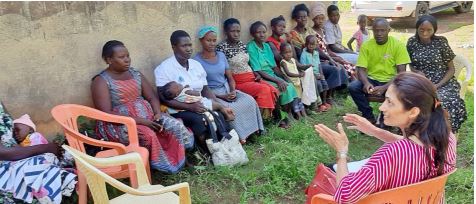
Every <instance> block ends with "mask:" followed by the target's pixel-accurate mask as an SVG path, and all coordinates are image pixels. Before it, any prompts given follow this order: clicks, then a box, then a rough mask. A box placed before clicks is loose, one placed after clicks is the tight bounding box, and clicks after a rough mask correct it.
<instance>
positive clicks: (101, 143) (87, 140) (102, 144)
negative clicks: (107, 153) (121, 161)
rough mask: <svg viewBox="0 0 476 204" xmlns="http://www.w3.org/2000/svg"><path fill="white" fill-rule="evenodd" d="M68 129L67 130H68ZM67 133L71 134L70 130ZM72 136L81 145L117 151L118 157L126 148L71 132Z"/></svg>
mask: <svg viewBox="0 0 476 204" xmlns="http://www.w3.org/2000/svg"><path fill="white" fill-rule="evenodd" d="M68 129H69V128H68ZM68 131H69V132H73V131H71V130H68ZM73 135H74V136H75V139H77V140H79V141H81V142H82V143H86V144H88V145H92V146H96V147H106V148H111V149H114V150H116V151H117V153H118V154H119V155H122V154H126V153H127V150H126V146H125V145H123V144H121V143H117V142H109V141H102V140H97V139H93V138H90V137H87V136H84V135H79V136H78V135H77V134H75V133H74V132H73Z"/></svg>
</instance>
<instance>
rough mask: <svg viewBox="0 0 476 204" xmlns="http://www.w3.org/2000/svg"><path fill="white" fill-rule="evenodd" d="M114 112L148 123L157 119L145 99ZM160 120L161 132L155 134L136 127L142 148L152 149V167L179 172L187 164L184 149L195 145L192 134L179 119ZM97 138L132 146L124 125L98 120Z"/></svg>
mask: <svg viewBox="0 0 476 204" xmlns="http://www.w3.org/2000/svg"><path fill="white" fill-rule="evenodd" d="M113 112H115V113H117V114H121V115H129V116H131V117H142V118H145V119H147V120H153V117H154V113H153V111H152V107H151V106H150V104H149V103H148V102H147V101H145V100H142V99H139V100H136V101H132V102H130V103H126V104H123V105H120V106H116V107H114V108H113ZM161 117H162V118H163V119H164V130H163V131H162V132H154V131H153V130H152V129H151V128H149V127H147V126H143V125H137V130H138V136H139V145H140V146H142V147H145V148H147V149H148V150H149V153H150V156H149V158H150V166H151V167H152V168H154V169H156V170H159V171H162V172H166V173H177V172H178V171H179V170H180V169H181V168H182V167H183V166H184V164H185V146H188V147H192V146H193V135H192V133H190V132H189V131H188V130H187V129H186V128H185V126H184V125H183V124H181V123H180V122H178V121H176V119H174V118H172V117H169V116H165V115H162V116H161ZM174 121H176V122H174ZM171 128H175V130H171ZM178 133H179V134H178ZM95 137H97V138H98V139H104V140H106V141H112V142H120V143H122V144H125V145H128V144H129V139H128V134H127V129H126V127H125V126H124V125H118V124H112V123H106V122H103V121H97V126H96V136H95ZM185 144H186V145H185Z"/></svg>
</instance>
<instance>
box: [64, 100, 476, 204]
mask: <svg viewBox="0 0 476 204" xmlns="http://www.w3.org/2000/svg"><path fill="white" fill-rule="evenodd" d="M473 99H474V96H473V93H468V94H467V96H466V100H465V101H466V105H467V109H468V110H473V102H472V101H473ZM337 103H338V104H339V105H338V106H337V107H336V108H334V109H332V110H331V111H329V112H326V113H320V114H317V115H313V116H311V117H310V118H309V119H308V120H306V121H299V122H295V123H294V124H293V126H292V127H291V129H289V130H283V129H280V128H276V127H274V126H268V127H267V128H269V129H268V133H267V134H266V135H264V136H261V137H258V138H257V140H256V142H255V143H252V144H248V145H245V146H244V148H245V150H246V152H247V154H248V157H249V159H250V162H249V163H248V164H246V165H244V166H238V167H214V166H198V167H197V168H196V169H194V170H192V169H185V170H183V171H181V172H180V173H178V174H176V175H165V174H162V173H159V172H157V171H153V182H154V183H160V184H161V185H171V184H175V183H179V182H188V183H189V184H190V186H191V193H192V200H193V203H199V204H200V203H204V204H205V203H303V202H304V200H305V197H304V189H305V187H306V186H307V185H308V184H309V182H310V181H311V179H312V177H313V176H314V170H315V166H316V165H317V164H318V163H320V162H323V163H327V162H333V161H334V159H335V154H334V151H333V150H332V149H330V148H329V147H328V145H326V144H325V143H324V142H323V141H322V140H321V139H320V138H318V137H317V136H316V134H315V132H314V130H313V128H312V125H313V124H316V123H324V124H326V125H328V126H329V127H334V126H335V124H336V123H337V122H341V121H342V117H341V116H342V115H344V114H345V113H349V112H350V113H356V112H357V110H356V107H355V105H354V103H353V101H352V99H351V98H350V96H347V95H345V94H340V95H338V98H337ZM373 106H374V107H376V106H377V104H373ZM473 118H474V117H473V112H472V111H470V113H469V115H468V120H467V121H466V122H465V123H464V124H463V126H462V128H461V131H460V133H459V141H458V143H459V144H458V163H457V168H458V171H457V172H456V173H455V174H454V175H452V176H450V178H449V180H448V183H447V185H446V189H447V194H446V198H447V200H448V203H473V200H474V198H473V191H474V188H473V185H472V184H473V166H474V157H473V134H472V133H473V126H472V124H473ZM346 133H347V135H348V137H349V140H350V147H349V151H350V152H349V155H350V157H351V158H352V160H360V159H364V158H367V157H369V156H370V155H371V154H372V153H373V152H375V150H377V149H378V147H380V146H381V145H382V142H380V141H379V140H377V139H375V138H372V137H369V136H365V135H361V134H359V133H357V132H355V131H346ZM108 192H109V195H110V196H111V197H115V196H117V195H120V194H121V193H120V192H118V191H117V190H116V189H113V188H110V187H108ZM74 200H76V199H75V198H70V199H68V201H66V202H65V203H72V202H73V201H74Z"/></svg>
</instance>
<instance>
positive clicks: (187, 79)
mask: <svg viewBox="0 0 476 204" xmlns="http://www.w3.org/2000/svg"><path fill="white" fill-rule="evenodd" d="M325 14H326V13H325V11H324V7H323V5H322V4H315V5H314V6H313V7H312V9H311V11H310V10H309V9H308V8H307V7H306V6H305V5H304V4H299V5H296V6H295V7H294V9H293V11H292V19H293V20H294V21H296V27H294V28H293V29H292V30H291V31H290V32H286V30H285V29H286V22H285V19H284V17H283V16H278V17H276V18H273V19H272V20H271V22H270V25H271V31H272V32H271V33H272V34H271V35H270V36H267V33H268V26H266V24H265V23H263V22H261V21H256V22H254V23H253V24H251V26H250V28H249V33H250V34H251V36H252V39H251V40H250V41H249V42H247V43H244V42H242V41H241V40H240V34H241V25H240V22H239V20H238V19H235V18H229V19H227V20H225V21H224V24H223V27H222V29H221V30H223V31H224V34H225V35H224V36H225V39H224V40H223V41H222V42H219V43H218V42H217V38H218V36H220V31H219V29H218V28H216V27H214V26H202V27H201V28H200V29H199V31H198V32H197V33H196V37H197V38H198V39H199V42H200V44H201V50H199V51H198V52H195V53H194V51H193V49H192V47H193V46H192V42H193V41H194V40H193V37H191V36H190V35H189V34H188V33H187V32H185V31H183V30H176V31H174V32H173V33H172V34H171V36H170V44H171V47H172V51H173V55H172V56H170V57H169V58H167V59H165V60H164V61H162V62H161V63H160V64H159V65H158V66H157V67H156V68H155V70H154V76H155V85H156V86H155V87H154V86H152V85H151V84H150V82H149V81H148V80H147V79H146V77H144V73H141V72H140V71H139V70H138V69H135V68H133V67H131V58H130V56H129V50H128V49H127V47H126V45H125V44H124V43H122V42H120V41H117V40H111V41H108V42H106V44H105V45H104V46H103V50H102V58H103V60H104V61H105V62H106V64H107V67H106V68H105V69H104V70H102V71H101V72H100V73H99V74H98V75H96V76H95V77H94V78H93V79H92V83H91V92H92V98H93V102H94V106H95V108H97V109H99V110H101V111H104V112H106V113H111V114H116V115H123V116H128V117H132V118H133V119H134V120H135V121H136V123H137V129H138V133H139V139H140V140H139V142H140V145H141V146H143V147H146V148H147V149H148V150H149V152H150V160H151V162H150V164H151V167H152V168H153V169H156V170H159V171H162V172H167V173H177V172H178V171H180V170H181V169H182V167H183V166H184V165H185V164H186V161H187V159H186V155H187V154H186V152H194V151H197V150H198V151H201V152H203V153H205V154H210V152H209V150H208V148H207V145H206V142H205V140H206V139H208V138H209V135H210V131H211V130H210V128H209V126H208V125H207V120H206V119H205V117H206V115H205V114H203V113H205V112H207V111H217V113H218V115H219V117H217V118H215V119H217V120H223V121H222V122H223V123H225V124H227V125H228V126H229V127H228V130H230V129H234V130H235V131H236V132H237V134H238V136H239V138H240V142H241V144H245V143H246V142H247V139H248V138H249V137H250V136H251V135H253V134H255V135H260V134H263V133H264V132H265V127H264V125H263V119H264V120H267V119H273V118H274V119H275V121H276V122H277V125H278V126H279V127H282V128H289V127H290V121H293V120H295V119H301V118H306V117H307V114H309V113H313V111H316V112H323V111H328V110H329V109H330V108H332V107H333V106H335V103H334V102H333V99H332V98H333V96H334V93H335V90H337V89H342V88H345V87H346V86H347V84H348V83H349V80H358V79H355V78H354V75H353V74H354V70H355V64H356V59H357V58H356V57H357V55H358V53H355V52H353V51H352V50H350V49H348V48H345V47H344V46H342V44H341V43H342V41H341V40H342V39H341V38H342V33H341V31H340V27H339V26H338V24H337V23H338V21H339V11H338V8H337V7H336V6H334V5H331V6H329V7H328V8H327V15H328V17H329V20H328V21H326V22H325V18H326V15H325ZM310 15H311V18H312V21H313V22H314V26H313V27H307V19H308V17H309V16H310ZM359 18H360V17H359ZM324 22H325V23H324ZM425 29H426V30H427V32H430V33H431V35H430V37H429V38H428V39H429V41H427V38H426V37H425V36H422V35H420V30H425ZM417 31H418V32H417V34H416V35H415V37H412V38H411V39H410V40H409V42H408V50H409V52H410V55H411V58H412V60H414V61H412V70H414V69H418V70H419V71H418V73H420V74H421V75H417V74H413V73H401V74H399V75H397V76H396V77H395V78H394V79H393V80H391V81H390V82H389V84H390V86H389V87H388V91H387V92H386V93H385V102H384V103H383V104H382V106H380V111H382V112H383V117H384V123H385V124H386V125H390V126H395V127H398V128H400V129H401V131H402V132H403V136H400V135H395V134H393V133H390V132H388V131H385V130H381V129H378V128H376V127H375V126H373V124H371V123H370V122H369V121H368V120H366V119H365V118H362V117H360V116H357V115H347V116H345V117H344V120H345V121H346V122H349V123H351V124H354V125H355V127H354V128H355V129H358V130H360V131H361V132H363V133H366V134H369V135H372V136H375V137H377V138H379V139H381V140H383V141H385V142H386V144H385V145H383V146H382V147H381V148H380V149H379V150H377V152H376V153H375V154H374V155H372V156H371V157H370V159H369V161H368V162H367V163H366V164H365V165H364V166H362V167H361V168H360V170H358V171H357V172H354V173H349V172H348V170H347V165H346V164H347V151H348V146H349V142H348V140H347V137H346V135H345V133H344V132H343V130H342V125H338V129H339V132H336V131H333V130H331V129H329V128H327V127H326V126H324V125H322V124H319V125H316V126H315V129H316V131H317V132H318V133H319V135H320V136H321V137H322V138H323V139H324V140H325V142H327V143H329V144H330V145H331V146H332V148H334V149H335V150H336V151H337V153H338V154H337V168H336V173H337V180H336V182H337V184H339V185H338V189H337V192H336V194H335V199H336V201H338V202H340V203H353V202H356V201H357V200H359V199H360V198H362V197H364V196H366V195H368V194H370V193H373V192H376V191H381V190H385V189H389V188H395V187H398V186H402V185H407V184H412V183H416V182H419V181H422V180H425V179H428V178H431V177H435V176H438V175H441V174H443V173H446V172H448V171H450V170H451V169H453V168H454V164H455V148H456V146H455V144H456V141H455V138H454V136H453V134H452V132H456V131H457V129H458V128H459V127H460V124H461V122H462V121H464V119H460V118H458V117H454V116H453V115H451V114H453V112H455V113H461V112H456V111H453V112H452V110H453V109H451V107H453V106H457V107H458V108H460V109H461V104H460V103H461V101H460V100H456V101H453V102H448V101H445V100H447V99H451V98H455V96H453V95H451V94H452V93H454V92H451V91H456V90H455V89H459V86H457V82H456V81H455V80H454V78H452V77H451V76H449V74H448V72H447V71H446V70H445V69H444V68H446V67H447V68H448V69H450V70H451V68H452V69H453V72H454V67H453V66H452V62H451V61H452V58H453V57H454V54H452V52H448V53H450V54H445V53H441V52H436V53H441V54H442V55H443V59H444V60H443V61H442V66H444V68H442V67H434V66H432V65H425V62H426V61H424V62H422V61H421V60H420V59H426V58H427V57H428V55H425V56H422V54H418V53H419V52H420V53H421V52H423V54H424V53H427V52H428V50H426V48H427V47H425V46H427V44H428V43H430V44H431V43H433V44H434V46H433V48H434V47H438V48H440V47H441V48H442V49H445V50H448V49H449V50H451V49H450V48H449V46H448V45H447V40H446V39H444V38H443V37H436V36H434V32H436V21H434V20H433V19H432V18H430V19H427V20H426V21H424V20H423V21H422V22H420V23H419V24H417ZM363 32H364V33H365V32H366V31H365V29H363ZM422 33H423V31H422ZM367 35H368V33H367ZM339 37H340V39H339ZM437 43H440V44H437ZM441 43H443V45H441ZM433 55H434V53H433ZM431 56H432V55H431ZM433 57H436V59H439V58H438V57H439V56H433ZM450 62H451V66H450V65H449V64H450ZM447 64H448V66H446V65H447ZM430 69H436V71H431V70H430ZM414 71H415V70H414ZM434 73H437V74H440V77H435V76H433V75H432V74H434ZM450 74H451V72H450ZM422 75H424V76H422ZM429 75H430V76H429ZM425 76H426V77H429V78H430V80H431V81H430V80H428V79H427V78H425ZM441 81H444V82H441ZM434 84H436V86H434ZM448 84H451V86H450V85H448ZM441 89H444V91H443V92H440V90H441ZM449 95H451V96H449ZM439 98H441V101H442V103H440V100H439ZM458 99H459V98H458ZM455 103H457V104H455ZM444 109H449V110H450V111H449V112H450V115H451V119H452V124H453V130H452V129H451V127H452V126H451V125H450V124H449V122H448V120H447V117H446V116H445V113H444V112H445V111H444ZM463 109H464V104H463ZM0 110H2V109H0ZM311 110H312V111H311ZM464 111H465V110H464ZM464 113H465V112H464ZM2 114H4V113H2ZM3 117H4V116H3ZM459 117H462V116H461V115H460V116H459ZM463 117H465V116H463ZM4 118H5V117H4ZM294 118H295V119H294ZM0 122H1V121H0ZM3 123H5V119H4V121H3ZM7 125H8V123H6V124H2V126H7ZM0 131H1V130H0ZM3 134H4V133H3V132H2V135H3ZM93 137H95V138H97V139H102V140H106V141H113V142H119V143H123V144H127V143H128V138H127V130H126V129H125V127H124V126H120V125H117V124H113V123H106V122H102V121H98V122H97V126H96V134H94V136H93ZM2 138H3V136H2ZM27 139H29V138H27ZM23 140H24V139H23ZM40 147H41V148H40ZM55 148H56V146H54V145H49V144H39V145H36V146H31V147H13V148H10V149H8V151H7V150H4V149H5V148H3V147H0V151H5V154H4V153H2V154H0V156H1V157H2V158H1V159H2V160H19V159H25V158H38V159H42V160H48V159H47V158H46V157H48V155H49V154H46V153H48V152H50V153H54V154H58V150H57V149H55ZM50 156H51V155H50ZM22 161H25V160H22ZM35 161H36V160H35ZM48 161H49V160H48ZM25 162H30V161H29V160H26V161H25ZM31 162H34V161H31ZM50 163H51V164H50V166H51V167H50V169H49V170H48V171H58V172H62V171H61V170H60V169H58V168H57V167H56V163H55V162H54V160H52V162H50ZM13 165H14V163H10V162H2V163H0V172H3V171H4V170H5V169H6V168H9V167H8V166H13ZM32 165H34V164H32ZM19 168H21V167H19ZM45 171H46V170H45ZM62 173H63V174H65V176H68V173H67V172H62ZM2 175H3V174H2ZM11 176H15V175H11ZM1 178H3V177H0V184H2V181H3V180H1ZM57 182H60V184H61V181H57ZM0 186H1V185H0ZM60 187H61V185H60V186H59V187H58V186H56V188H57V189H59V190H62V189H61V188H60ZM63 187H64V186H63ZM0 190H5V189H3V188H2V189H0ZM7 190H8V189H7ZM70 190H71V189H70ZM22 193H24V194H21V195H20V194H18V193H15V194H14V195H15V198H16V197H19V196H24V198H25V199H26V200H28V199H31V198H32V197H33V195H32V193H31V191H28V190H25V191H24V192H23V191H22ZM46 194H48V193H46ZM48 196H49V197H48V199H51V200H54V201H57V198H56V197H52V196H50V194H48ZM22 198H23V197H22ZM55 199H56V200H55Z"/></svg>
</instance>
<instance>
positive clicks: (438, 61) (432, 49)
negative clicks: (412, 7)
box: [407, 15, 467, 132]
mask: <svg viewBox="0 0 476 204" xmlns="http://www.w3.org/2000/svg"><path fill="white" fill-rule="evenodd" d="M437 28H438V27H437V22H436V19H435V18H434V17H433V16H430V15H426V16H422V17H420V19H418V21H417V23H416V30H417V31H416V34H415V36H413V37H411V38H410V39H408V42H407V50H408V54H409V55H410V58H411V60H412V63H411V64H410V68H411V69H412V71H414V72H417V73H420V74H423V75H424V76H426V77H427V78H428V79H430V80H431V81H432V82H433V83H434V84H435V86H436V88H437V91H438V97H439V98H440V99H441V103H442V104H443V108H444V109H446V110H447V111H448V113H449V115H450V121H451V127H452V130H453V132H457V131H458V129H459V128H460V127H461V124H462V123H463V122H464V121H465V120H466V118H467V113H466V107H465V104H464V100H463V99H461V98H460V96H459V91H460V89H461V87H460V85H459V83H458V81H456V78H455V77H454V73H455V67H454V64H453V59H454V57H455V56H456V55H455V54H454V53H453V50H451V47H450V46H449V45H448V40H447V39H446V38H445V37H443V36H436V35H435V33H436V30H437Z"/></svg>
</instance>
